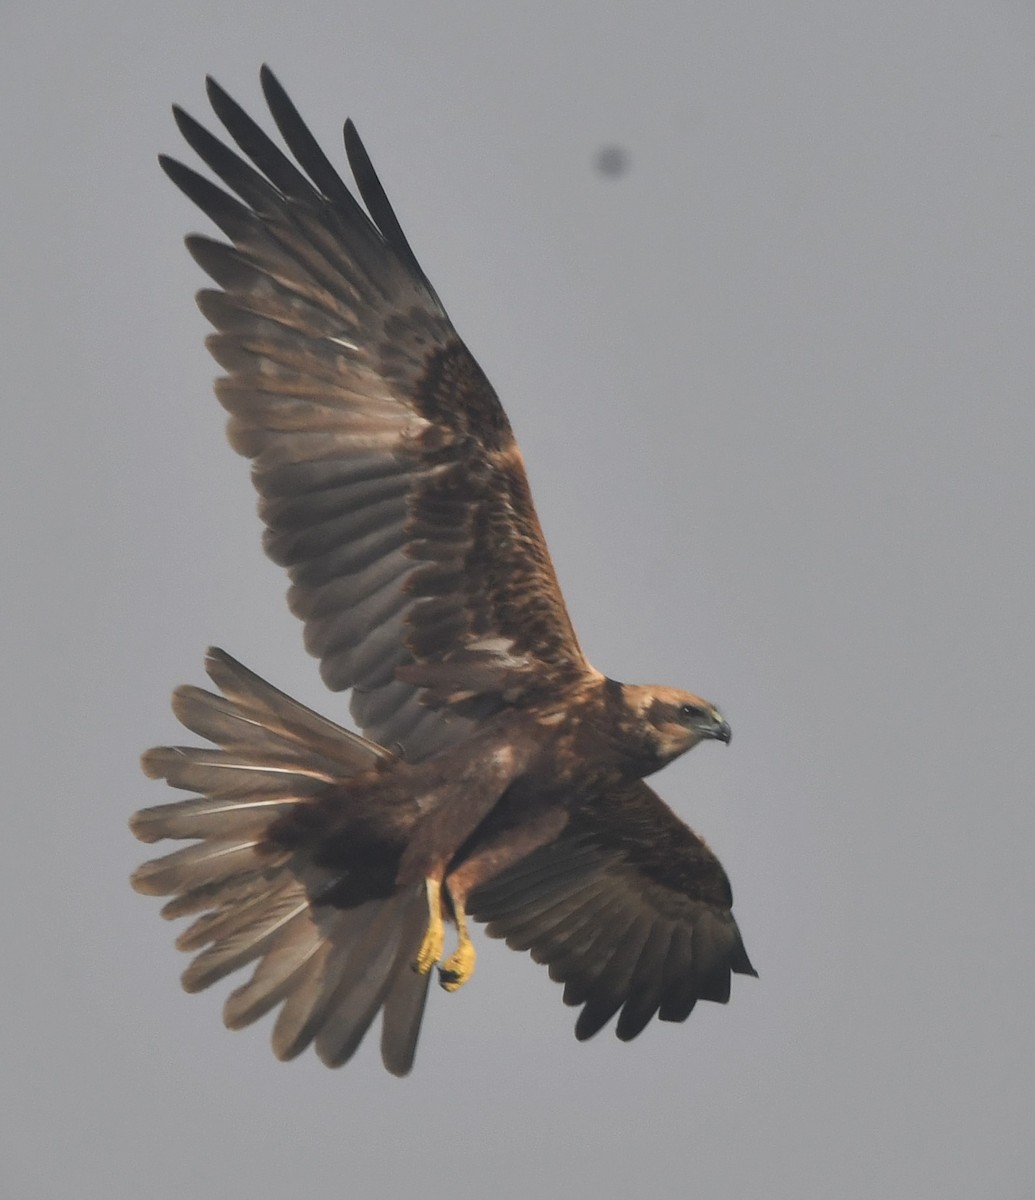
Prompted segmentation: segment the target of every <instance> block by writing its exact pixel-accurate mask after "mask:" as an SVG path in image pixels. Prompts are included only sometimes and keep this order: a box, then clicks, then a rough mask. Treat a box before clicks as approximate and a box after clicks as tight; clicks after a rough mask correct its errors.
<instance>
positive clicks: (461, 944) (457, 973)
mask: <svg viewBox="0 0 1035 1200" xmlns="http://www.w3.org/2000/svg"><path fill="white" fill-rule="evenodd" d="M453 912H454V914H455V916H456V928H457V934H458V941H457V947H456V949H455V950H454V951H453V953H452V954H451V955H450V956H449V958H448V959H446V961H445V962H444V963H443V964H442V966H441V967H439V969H438V981H439V983H440V984H441V985H442V986H443V987H444V988H445V990H446V991H447V992H455V991H456V990H457V988H460V987H463V985H464V984H465V983H466V982H467V981H468V979H470V978H471V976H472V975H473V974H474V962H475V959H476V958H477V954H476V953H475V949H474V942H472V941H471V936H470V934H469V933H468V932H467V916H466V914H465V913H464V910H463V907H462V906H461V905H460V904H458V903H457V902H456V901H455V900H454V901H453Z"/></svg>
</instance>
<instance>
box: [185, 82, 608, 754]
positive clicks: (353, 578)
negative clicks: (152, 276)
mask: <svg viewBox="0 0 1035 1200" xmlns="http://www.w3.org/2000/svg"><path fill="white" fill-rule="evenodd" d="M262 84H263V89H264V92H265V95H266V99H267V102H268V103H269V106H270V111H271V112H272V114H273V117H274V120H275V121H276V123H277V126H278V127H279V129H280V132H281V134H282V135H283V137H284V140H285V142H286V143H287V145H288V147H289V148H290V150H291V151H292V153H293V154H294V156H295V158H296V160H297V162H298V163H299V165H300V166H301V167H302V168H303V170H304V172H305V174H303V173H302V171H300V170H299V169H298V167H296V166H295V164H294V163H293V162H292V161H291V160H290V159H289V158H288V157H287V156H286V155H285V154H284V153H283V152H282V151H281V150H280V149H279V148H278V147H277V146H276V145H275V143H274V142H273V141H271V140H270V138H269V137H268V136H267V135H266V134H265V133H264V132H263V131H262V130H261V129H260V128H259V127H258V126H257V125H256V124H255V122H254V121H253V120H252V119H251V118H250V117H249V116H248V115H247V114H246V113H245V112H244V111H243V110H242V109H241V108H240V107H239V106H238V105H237V104H236V102H235V101H233V100H232V99H231V98H230V97H229V96H228V95H227V94H226V93H225V92H224V91H223V90H222V89H221V88H220V87H219V86H218V85H217V84H216V83H215V82H214V81H212V80H210V81H209V84H208V92H209V97H210V99H211V102H212V106H213V108H214V109H215V111H216V113H217V115H218V116H219V118H220V120H221V121H222V122H223V124H224V125H225V127H226V129H227V131H228V132H229V134H230V136H231V137H232V138H233V140H234V141H235V142H236V143H237V146H238V147H239V149H240V150H241V151H242V152H243V154H244V155H245V156H247V158H248V159H250V160H251V162H250V163H249V162H247V161H245V158H242V157H241V156H240V155H238V154H237V153H235V152H234V151H232V150H230V149H229V148H228V147H227V146H225V145H224V144H223V143H221V142H220V141H218V140H217V139H216V138H215V137H213V136H212V135H211V134H210V133H209V132H208V131H207V130H205V129H204V128H203V127H202V126H201V125H199V124H198V123H197V122H196V121H195V120H194V119H193V118H191V117H190V116H188V115H187V114H186V113H184V112H183V111H182V110H179V109H177V110H176V119H177V122H178V124H179V126H180V129H181V131H182V132H183V134H184V136H185V137H186V139H187V141H188V142H189V143H190V145H191V146H192V147H193V148H194V150H195V151H197V153H198V154H199V156H200V157H201V158H202V159H203V160H204V161H205V162H206V163H207V164H208V166H209V167H210V168H211V169H212V170H213V171H214V172H215V174H216V175H218V176H219V178H220V179H221V180H222V181H223V182H224V183H225V184H226V185H227V187H228V188H230V189H231V191H232V192H233V193H235V196H236V198H235V196H231V195H229V194H228V193H227V192H225V191H223V190H222V189H221V188H219V187H217V186H215V185H214V184H212V183H211V182H209V181H208V180H207V179H205V178H204V177H202V176H200V175H198V174H197V173H196V172H194V171H192V170H190V169H189V168H187V167H185V166H183V165H182V164H180V163H178V162H176V161H174V160H171V159H166V158H163V160H162V165H163V166H164V168H165V170H166V171H167V172H168V173H169V175H170V176H171V178H172V179H173V181H174V182H175V183H176V184H177V185H178V186H179V187H180V188H181V189H182V190H183V191H184V192H185V193H186V194H187V195H188V196H189V197H190V198H191V199H192V200H194V201H195V203H196V204H198V206H199V207H200V208H202V209H203V210H204V211H205V212H206V213H207V214H208V216H209V217H211V218H212V220H213V221H214V222H215V223H216V224H217V225H218V226H219V228H220V229H221V230H222V231H223V233H224V234H226V236H227V237H228V238H229V239H230V241H231V242H232V243H233V244H232V245H227V244H226V243H224V242H218V241H213V240H211V239H210V238H206V237H201V236H192V237H190V238H188V240H187V245H188V248H189V250H190V252H191V254H192V255H193V256H194V258H195V259H196V260H197V261H198V263H199V264H200V265H201V266H202V267H203V268H204V270H205V271H207V272H208V274H209V275H210V276H211V277H212V278H213V279H214V280H215V282H216V283H217V284H218V285H219V287H220V288H221V289H222V290H206V291H203V292H201V293H200V295H199V297H198V302H199V304H200V306H201V309H202V311H203V312H204V313H205V315H206V317H208V319H209V320H210V321H211V322H212V324H213V325H214V326H215V327H216V330H217V332H216V333H214V334H213V335H212V336H211V337H210V338H209V342H208V345H209V348H210V350H211V352H212V354H213V355H214V356H215V358H216V359H217V360H218V362H219V363H220V365H221V366H222V367H223V368H224V369H225V370H226V372H227V374H226V375H225V376H224V377H223V378H221V379H220V380H219V382H218V384H217V394H218V396H219V399H220V401H221V402H222V404H223V405H224V407H225V408H226V409H227V410H228V411H229V412H230V414H231V418H230V424H229V436H230V440H231V442H232V444H233V446H234V447H235V449H237V450H238V451H239V452H240V453H241V454H244V455H247V456H248V457H249V458H251V459H252V462H253V476H254V480H255V485H256V487H257V489H258V491H259V494H260V497H261V499H260V513H261V515H262V517H263V520H264V521H265V522H266V525H267V533H266V542H265V544H266V550H267V552H268V553H269V555H270V557H271V558H273V559H274V560H275V561H276V562H278V563H280V564H282V565H283V566H285V567H287V568H288V571H289V574H290V576H291V579H292V587H291V589H290V592H289V602H290V605H291V608H292V610H293V611H294V612H295V613H296V614H297V615H298V616H299V617H301V618H302V620H303V621H304V622H305V640H306V646H307V648H308V649H309V651H310V652H311V653H313V654H315V655H317V656H318V657H319V658H320V659H321V674H322V675H323V678H324V680H325V681H326V683H327V684H328V686H329V687H331V688H333V689H335V690H342V689H345V688H354V689H355V691H354V694H353V698H352V713H353V716H354V717H355V719H356V721H357V723H358V724H359V725H360V727H361V728H362V729H363V730H364V732H365V733H366V734H367V735H368V736H369V737H371V738H373V739H374V740H375V741H377V742H380V743H381V744H383V745H386V746H397V747H400V746H401V747H402V749H403V751H404V752H405V754H406V756H407V757H408V758H410V759H417V758H421V757H424V756H425V755H427V754H428V753H430V752H432V751H434V750H435V749H438V748H439V747H441V746H442V745H444V744H446V743H447V742H450V741H453V740H455V739H456V738H458V737H461V736H463V734H464V733H465V732H466V731H467V730H468V729H469V722H468V721H467V720H465V717H472V716H473V717H478V716H484V715H485V714H486V713H487V712H490V711H492V709H493V708H494V707H496V706H498V705H499V703H500V701H501V697H503V696H504V695H506V696H507V697H508V698H511V699H513V698H516V697H518V696H520V695H522V694H523V693H524V692H525V691H526V690H527V689H528V687H530V686H533V684H534V683H535V681H540V682H541V683H543V684H548V685H550V686H551V687H552V686H556V685H559V684H563V683H564V682H566V681H568V680H570V679H572V678H574V677H576V676H578V675H579V674H580V673H583V672H585V671H587V670H588V668H587V666H586V663H585V661H584V659H583V658H582V655H581V652H580V650H579V647H578V643H577V641H576V639H575V635H574V633H573V631H572V627H571V623H570V621H569V619H568V616H567V613H566V611H565V608H564V602H563V600H562V598H561V594H560V591H559V589H558V587H557V582H556V578H555V576H554V572H553V567H552V565H551V563H550V558H549V554H548V552H547V549H546V545H545V542H544V540H543V536H542V532H541V530H540V528H539V523H538V520H537V518H536V514H535V510H534V508H533V506H532V501H531V498H530V495H529V490H528V483H527V480H526V477H525V472H524V468H523V465H522V462H521V456H520V453H519V451H518V449H517V446H516V444H515V442H514V438H513V435H512V434H511V430H510V426H509V424H508V422H507V418H506V416H505V415H504V413H503V409H502V407H501V406H500V403H499V400H498V399H497V398H496V394H495V392H494V391H493V389H492V386H491V385H490V384H489V382H488V380H487V379H486V378H485V375H484V374H483V373H482V371H481V368H480V367H479V366H478V364H477V363H476V362H475V360H474V359H473V357H472V356H471V354H470V352H469V351H468V350H467V348H466V347H465V346H464V344H463V343H462V342H461V341H460V339H459V338H458V337H457V335H456V333H455V332H454V330H453V327H452V325H451V324H450V322H449V319H448V317H447V316H446V314H445V312H444V310H443V308H442V306H441V304H440V303H439V300H438V298H437V296H436V295H435V293H434V291H433V289H432V288H431V285H430V284H429V283H428V281H427V279H426V278H425V276H424V273H423V271H421V269H420V267H419V265H418V264H417V261H416V259H415V258H414V256H413V253H412V251H411V250H410V247H409V245H408V244H407V242H406V239H405V237H404V236H403V233H402V230H401V229H400V227H399V224H398V222H397V220H396V218H395V215H394V213H393V212H392V209H391V206H390V205H389V203H388V200H387V198H386V197H385V194H384V191H383V190H382V188H381V185H380V183H379V182H378V180H377V176H376V175H375V174H374V171H373V168H372V167H371V165H370V161H369V159H368V158H367V155H366V153H365V151H364V150H363V147H362V144H361V143H360V140H359V136H358V134H357V133H356V131H355V129H354V127H353V126H352V125H351V123H349V124H347V125H346V127H345V146H346V150H347V152H348V157H349V162H350V165H351V167H352V170H353V174H354V175H355V178H356V183H357V186H358V189H359V192H360V195H361V196H362V198H363V200H364V202H365V203H366V206H367V210H368V211H369V213H370V216H369V217H368V216H367V214H366V213H365V212H364V211H363V209H362V208H361V207H360V205H359V203H358V202H357V201H356V199H355V198H354V197H353V196H352V194H351V193H350V192H349V190H348V188H347V187H346V186H345V184H344V183H343V181H342V180H341V178H340V177H339V175H338V174H337V172H336V171H335V170H334V168H333V167H332V166H331V164H330V162H329V161H328V159H327V158H326V156H325V155H324V154H323V152H322V151H321V150H320V148H319V147H318V146H317V144H316V142H315V140H314V138H313V137H312V135H311V134H310V133H309V131H308V129H307V128H306V127H305V125H304V124H303V123H302V120H301V118H300V117H299V115H298V113H297V111H296V109H295V107H294V105H293V104H292V103H291V101H290V100H289V99H288V97H287V96H286V94H285V93H284V91H283V89H282V88H281V86H280V84H279V83H278V82H277V80H276V79H275V77H274V76H273V74H272V73H271V72H270V71H269V69H268V68H264V69H263V72H262ZM371 218H373V220H371ZM422 701H423V702H422ZM450 710H451V711H450Z"/></svg>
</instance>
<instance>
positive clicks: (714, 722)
mask: <svg viewBox="0 0 1035 1200" xmlns="http://www.w3.org/2000/svg"><path fill="white" fill-rule="evenodd" d="M701 736H702V737H708V738H714V739H715V740H716V741H717V742H725V743H726V745H727V746H728V745H729V744H730V739H731V738H732V737H733V730H732V729H730V723H729V721H727V720H726V718H725V717H724V716H723V715H722V713H721V712H719V710H718V709H717V708H713V709H712V711H711V720H710V721H709V722H708V723H707V724H706V725H705V726H704V727H703V728H702V729H701Z"/></svg>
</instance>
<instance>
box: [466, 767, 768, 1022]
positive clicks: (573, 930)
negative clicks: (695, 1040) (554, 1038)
mask: <svg viewBox="0 0 1035 1200" xmlns="http://www.w3.org/2000/svg"><path fill="white" fill-rule="evenodd" d="M732 904H733V893H732V891H731V890H730V885H729V880H728V879H727V878H726V873H725V871H723V869H722V866H721V865H720V863H719V860H718V859H717V858H716V857H715V855H714V854H713V853H712V852H711V850H709V849H708V847H707V846H706V845H705V843H704V842H703V841H702V840H701V839H700V838H699V837H698V836H697V835H696V834H695V833H693V832H692V831H691V830H690V829H688V828H687V827H686V825H684V824H683V822H682V821H680V820H679V818H678V817H677V816H676V815H675V813H673V812H672V810H671V809H670V808H669V807H668V806H667V805H666V804H664V803H663V802H662V801H661V800H660V799H659V798H658V796H657V795H656V794H655V793H654V792H653V791H652V790H651V789H650V788H649V787H648V786H647V785H646V784H645V783H643V782H640V781H637V782H636V783H634V784H632V785H631V786H629V787H628V788H626V789H624V790H622V791H620V792H615V793H612V794H611V795H610V796H608V797H606V798H605V799H604V800H596V801H594V802H593V804H592V805H586V806H585V807H583V808H580V809H578V810H577V811H575V812H574V813H573V814H572V816H571V819H570V822H569V824H568V826H567V828H566V829H565V831H564V833H563V834H562V835H561V837H560V838H559V839H558V840H557V841H556V842H554V843H552V844H551V845H547V846H544V847H542V848H541V849H539V850H536V851H534V852H533V853H532V854H530V855H529V856H528V857H527V858H525V859H523V860H522V861H521V862H519V863H517V864H516V865H515V866H513V867H511V868H510V869H509V870H507V871H505V872H503V873H502V874H501V875H499V876H497V877H496V878H495V879H493V880H492V881H491V882H489V883H487V884H484V885H483V886H482V887H480V888H479V889H478V890H477V891H475V892H474V893H472V895H471V896H470V898H469V900H468V912H469V914H470V915H471V916H473V917H474V918H475V919H476V920H479V921H486V922H488V929H487V932H488V933H489V934H490V935H491V936H493V937H500V938H505V939H506V942H507V945H508V946H510V947H511V948H512V949H514V950H529V951H531V954H532V957H533V958H534V959H535V960H536V962H541V963H547V964H548V965H549V968H550V977H551V978H552V979H555V980H557V981H558V982H561V983H563V984H564V985H565V987H564V1001H565V1003H566V1004H570V1005H583V1006H584V1007H583V1009H582V1012H581V1013H580V1014H579V1019H578V1022H577V1023H576V1026H575V1036H576V1037H577V1038H579V1039H580V1040H582V1039H585V1038H588V1037H591V1036H592V1035H593V1034H594V1033H596V1032H597V1031H598V1030H599V1029H600V1028H602V1027H603V1026H604V1025H605V1024H606V1023H607V1022H608V1021H609V1020H610V1019H611V1018H612V1017H613V1016H614V1015H615V1013H617V1012H618V1011H619V1010H621V1013H620V1015H619V1017H618V1026H617V1034H618V1036H619V1037H620V1038H622V1039H623V1041H628V1040H630V1039H631V1038H634V1037H636V1035H637V1034H638V1033H639V1032H640V1031H641V1030H642V1029H643V1028H644V1026H645V1025H646V1024H647V1023H648V1021H650V1019H651V1017H653V1016H654V1014H655V1013H657V1014H658V1016H659V1017H660V1019H661V1020H663V1021H685V1020H686V1018H687V1017H688V1016H689V1015H690V1013H691V1011H692V1010H693V1007H694V1005H695V1004H696V1003H697V1001H698V1000H715V1001H718V1002H719V1003H721V1004H725V1002H726V1001H727V1000H728V999H729V995H730V972H731V971H732V972H737V973H739V974H743V975H754V974H755V973H756V972H755V969H754V968H753V967H752V965H751V963H750V961H749V960H748V956H747V952H746V951H745V949H744V943H743V942H742V940H741V937H740V930H739V929H738V928H737V923H736V921H735V920H734V919H733V914H732V912H731V911H730V909H731V906H732Z"/></svg>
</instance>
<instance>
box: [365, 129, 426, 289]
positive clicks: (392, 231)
mask: <svg viewBox="0 0 1035 1200" xmlns="http://www.w3.org/2000/svg"><path fill="white" fill-rule="evenodd" d="M343 135H344V141H345V153H346V155H347V156H348V160H349V166H350V167H351V169H352V174H353V175H354V176H355V179H356V187H358V188H359V194H360V195H361V196H362V197H363V203H364V204H365V205H366V206H367V211H368V212H369V213H370V215H371V217H372V218H373V219H374V224H375V225H376V226H377V227H378V229H379V230H380V231H381V233H382V235H383V236H384V238H385V241H387V243H388V245H389V246H391V248H392V249H393V250H394V251H395V254H396V257H397V258H398V259H399V260H400V261H401V262H402V263H403V264H404V265H405V266H406V267H408V268H409V270H410V271H411V272H412V273H413V275H414V276H415V278H417V279H418V280H419V281H420V283H421V285H422V286H423V287H424V289H425V290H426V291H427V293H428V296H429V297H430V298H431V300H432V301H434V303H435V304H436V305H437V306H438V307H439V308H440V309H441V308H442V302H441V301H440V300H439V298H438V295H437V294H436V292H435V289H434V288H433V287H432V286H431V281H430V280H429V279H428V277H427V275H425V274H424V271H423V270H422V268H421V265H420V263H419V262H418V261H417V256H416V255H415V254H414V253H413V251H412V250H411V249H410V243H409V242H408V241H407V240H406V235H405V234H404V233H403V231H402V226H401V225H400V224H399V220H398V218H397V217H396V215H395V210H394V209H393V208H392V205H391V203H390V201H389V199H388V196H387V195H386V194H385V190H384V188H383V187H382V186H381V180H380V179H379V178H378V177H377V172H376V171H375V170H374V164H373V163H372V162H371V161H370V156H369V155H368V154H367V151H366V147H365V146H364V145H363V142H362V139H361V138H360V136H359V131H358V130H357V129H356V126H355V125H354V124H353V123H352V121H351V120H348V121H346V122H345V128H344V130H343Z"/></svg>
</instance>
